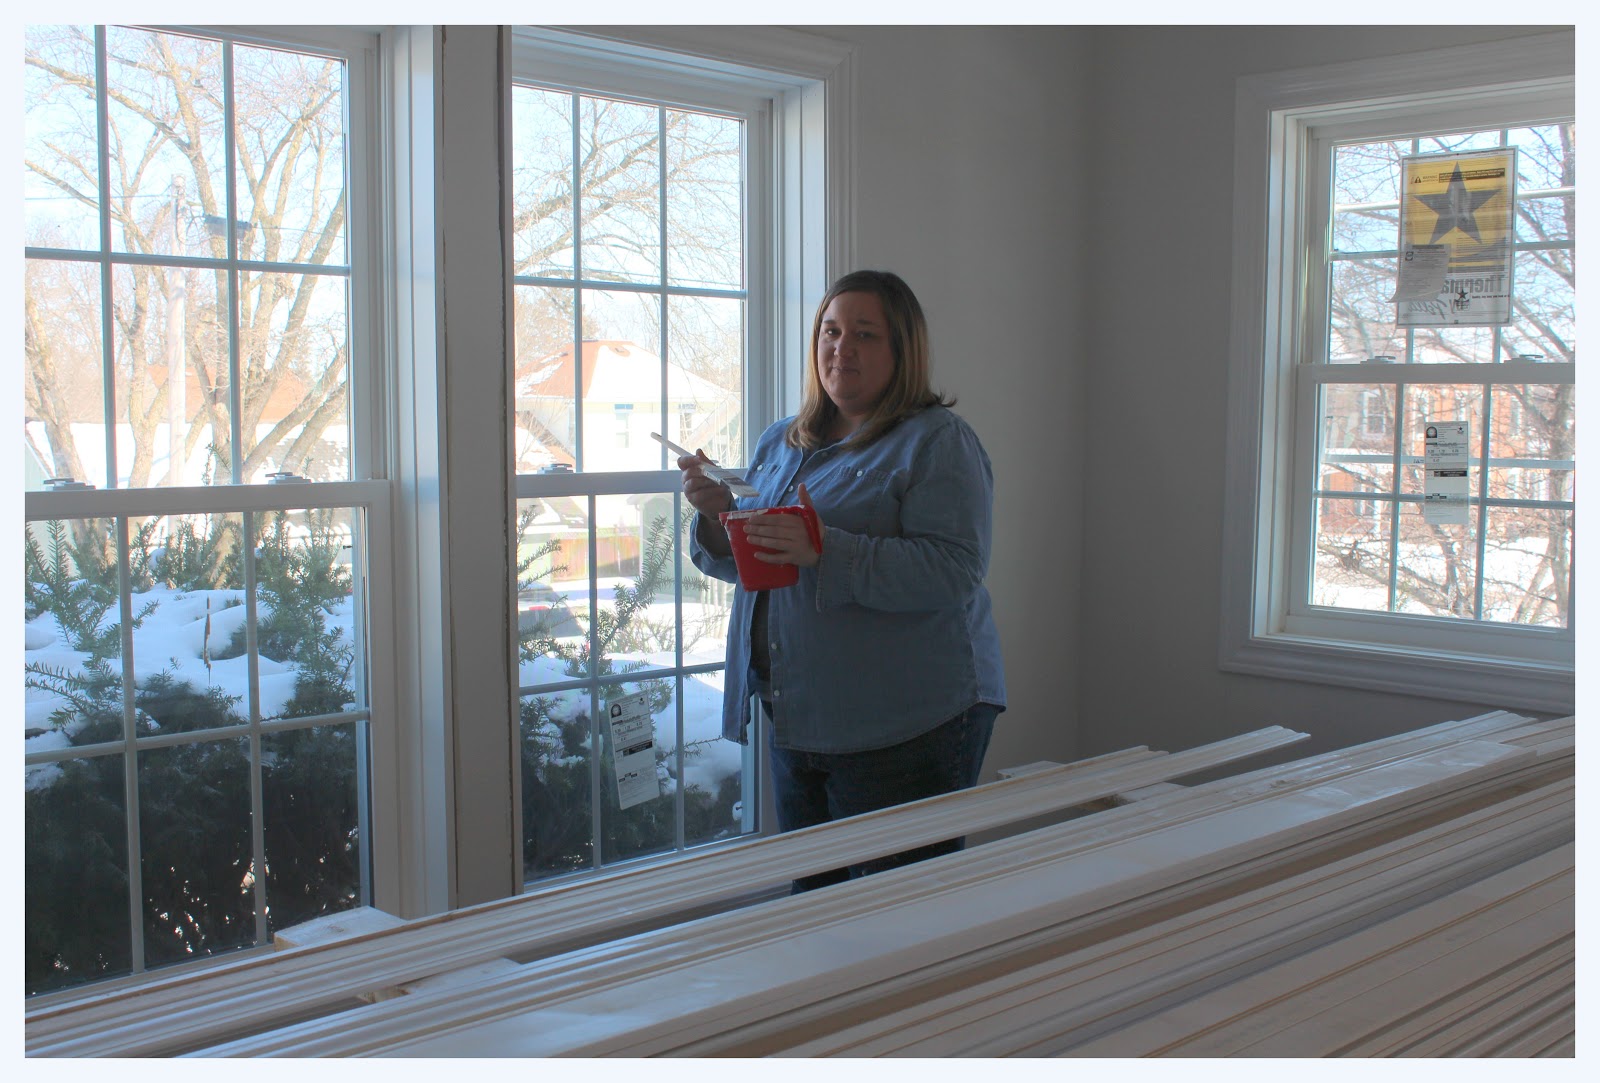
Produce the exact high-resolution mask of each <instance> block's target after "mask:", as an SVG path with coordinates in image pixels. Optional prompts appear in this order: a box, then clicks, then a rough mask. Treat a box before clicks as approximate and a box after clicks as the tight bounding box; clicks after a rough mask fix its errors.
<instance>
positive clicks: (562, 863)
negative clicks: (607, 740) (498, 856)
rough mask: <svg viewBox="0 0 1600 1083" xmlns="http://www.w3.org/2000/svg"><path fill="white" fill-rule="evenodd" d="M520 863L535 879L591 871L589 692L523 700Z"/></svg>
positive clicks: (592, 768)
mask: <svg viewBox="0 0 1600 1083" xmlns="http://www.w3.org/2000/svg"><path fill="white" fill-rule="evenodd" d="M520 722H521V725H520V734H521V738H522V740H521V749H522V828H523V837H522V865H523V873H524V875H525V876H527V878H528V879H530V880H534V879H539V878H540V877H544V876H554V875H559V874H560V873H566V872H578V871H580V870H582V869H587V868H592V867H593V863H594V814H593V811H592V803H591V800H592V796H593V794H594V793H595V789H594V781H593V779H592V778H591V772H594V771H598V770H599V768H600V764H598V763H597V762H595V761H594V759H593V757H592V756H591V755H590V751H591V749H593V747H594V741H593V735H592V733H591V729H592V723H593V715H592V713H591V711H590V709H589V691H588V690H587V689H572V690H567V691H562V692H545V693H536V694H533V695H524V696H523V697H522V714H521V720H520Z"/></svg>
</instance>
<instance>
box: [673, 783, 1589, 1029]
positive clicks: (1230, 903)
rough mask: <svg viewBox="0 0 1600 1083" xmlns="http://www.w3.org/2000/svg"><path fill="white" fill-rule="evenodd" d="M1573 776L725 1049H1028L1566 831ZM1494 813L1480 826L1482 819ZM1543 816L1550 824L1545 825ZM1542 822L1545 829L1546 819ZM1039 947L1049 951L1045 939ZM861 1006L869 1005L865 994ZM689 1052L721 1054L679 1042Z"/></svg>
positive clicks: (1499, 864) (1204, 982)
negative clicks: (1021, 958) (807, 1033)
mask: <svg viewBox="0 0 1600 1083" xmlns="http://www.w3.org/2000/svg"><path fill="white" fill-rule="evenodd" d="M1572 789H1573V787H1572V783H1571V782H1570V780H1569V781H1568V782H1567V783H1566V784H1565V785H1563V786H1552V787H1549V788H1547V790H1546V791H1542V792H1540V793H1539V794H1535V795H1528V796H1523V797H1518V798H1513V799H1511V800H1509V801H1506V802H1504V803H1503V804H1502V806H1497V807H1496V808H1494V809H1490V810H1480V811H1478V812H1475V813H1472V814H1470V815H1468V816H1465V817H1462V818H1461V819H1460V820H1458V821H1452V822H1449V823H1446V824H1444V825H1439V826H1436V827H1433V828H1430V829H1427V830H1424V831H1421V832H1419V833H1417V834H1416V835H1413V836H1408V837H1406V838H1404V839H1402V840H1400V841H1397V842H1394V843H1390V844H1388V845H1386V846H1383V847H1378V848H1375V849H1373V850H1370V851H1366V852H1363V853H1359V854H1356V855H1354V856H1352V857H1349V858H1346V859H1344V860H1342V861H1339V862H1336V863H1334V864H1332V865H1329V866H1326V867H1324V868H1318V869H1315V870H1313V871H1311V872H1307V873H1303V874H1301V875H1299V876H1296V877H1292V878H1290V879H1288V880H1285V881H1283V882H1282V883H1279V884H1273V885H1269V886H1268V887H1265V888H1260V889H1257V890H1255V891H1253V892H1251V893H1249V894H1248V895H1245V896H1241V897H1239V898H1237V899H1233V900H1227V901H1225V902H1221V903H1217V904H1213V905H1211V906H1209V907H1205V908H1203V909H1201V910H1197V911H1194V912H1193V913H1190V914H1184V915H1180V916H1179V917H1176V918H1173V919H1169V920H1167V921H1165V922H1162V923H1159V924H1157V925H1153V926H1149V927H1145V928H1142V929H1139V930H1137V931H1136V932H1134V933H1130V934H1127V935H1124V936H1122V937H1118V938H1114V939H1112V940H1108V941H1103V942H1101V943H1098V944H1095V945H1093V946H1091V947H1088V948H1083V949H1079V950H1076V951H1073V952H1070V953H1068V954H1066V955H1064V956H1057V957H1055V958H1051V959H1048V960H1046V961H1044V962H1040V963H1035V964H1033V965H1031V966H1027V967H1023V968H1020V969H1018V970H1015V971H1013V972H1011V973H1008V974H1004V975H1002V976H1001V977H999V978H996V979H991V980H989V981H986V982H982V983H976V984H973V985H971V986H970V987H968V988H965V989H962V990H959V991H957V992H953V993H949V994H946V995H944V996H941V997H939V998H936V999H935V1000H932V1001H930V1002H927V1003H921V1004H916V1005H913V1006H912V1007H909V1008H904V1009H901V1010H899V1011H896V1012H893V1013H888V1014H883V1015H881V1016H880V1017H878V1018H873V1019H869V1020H866V1021H863V1022H860V1023H857V1024H855V1025H854V1026H847V1027H844V1028H842V1029H840V1030H838V1031H837V1032H835V1033H831V1034H827V1035H823V1036H821V1037H818V1038H815V1039H813V1040H811V1041H808V1042H803V1043H801V1044H799V1045H790V1046H787V1047H779V1048H768V1049H762V1048H760V1047H759V1046H752V1045H751V1044H749V1043H748V1042H747V1043H746V1044H744V1045H742V1046H739V1047H736V1049H735V1050H734V1052H735V1053H736V1055H752V1054H757V1055H759V1054H762V1053H775V1054H778V1055H783V1056H823V1055H847V1056H881V1055H885V1054H896V1055H911V1056H950V1055H963V1056H1013V1055H1026V1056H1039V1055H1049V1054H1051V1053H1053V1052H1056V1051H1058V1049H1059V1047H1062V1046H1064V1045H1065V1044H1067V1043H1068V1040H1069V1039H1068V1037H1066V1036H1068V1035H1070V1036H1072V1037H1073V1038H1076V1039H1077V1040H1083V1039H1086V1038H1088V1037H1092V1036H1093V1035H1094V1034H1095V1033H1097V1032H1104V1031H1106V1030H1109V1029H1111V1028H1112V1027H1113V1026H1114V1025H1116V1024H1117V1020H1118V1019H1119V1017H1122V1018H1124V1019H1126V1018H1127V1017H1128V1016H1129V1015H1130V1013H1136V1012H1144V1013H1148V1012H1150V1011H1153V1010H1155V1009H1157V1008H1159V1007H1161V1006H1162V1004H1163V1002H1164V1001H1170V1000H1173V999H1175V998H1179V997H1188V996H1194V995H1196V994H1198V993H1202V992H1204V991H1206V990H1207V989H1209V988H1213V987H1215V985H1216V984H1218V983H1219V982H1222V981H1225V980H1229V976H1230V975H1233V974H1236V973H1237V972H1239V971H1241V970H1247V969H1260V968H1262V967H1265V966H1267V965H1270V964H1272V963H1273V962H1275V961H1277V960H1279V959H1281V958H1284V957H1288V956H1294V955H1299V954H1301V953H1303V952H1304V951H1306V950H1309V949H1310V948H1312V947H1316V946H1319V945H1320V944H1323V943H1326V942H1329V941H1330V940H1332V939H1334V938H1336V937H1338V936H1341V935H1343V934H1344V933H1345V932H1347V931H1348V927H1349V926H1350V925H1351V924H1353V923H1358V922H1361V921H1365V920H1370V919H1371V917H1372V916H1373V915H1383V914H1386V913H1389V912H1392V911H1394V910H1396V909H1398V908H1401V907H1407V906H1411V905H1414V904H1415V902H1416V901H1417V900H1419V899H1429V898H1433V897H1436V895H1437V893H1439V892H1440V891H1443V890H1446V889H1448V888H1449V887H1452V886H1454V885H1455V884H1457V883H1458V882H1459V881H1460V879H1461V878H1462V877H1463V876H1476V875H1483V874H1485V873H1486V872H1488V871H1491V870H1493V871H1498V870H1499V869H1501V868H1504V867H1506V866H1507V865H1508V864H1512V863H1515V862H1517V861H1520V860H1522V859H1524V858H1525V857H1526V855H1527V853H1528V852H1529V851H1530V850H1531V849H1535V848H1537V847H1539V846H1542V845H1556V844H1558V842H1562V841H1567V840H1570V838H1571V815H1572V802H1571V796H1572ZM1490 824H1492V825H1493V826H1492V829H1491V830H1485V825H1490ZM1543 825H1550V827H1546V826H1543ZM1551 828H1553V829H1551ZM1045 950H1047V949H1045ZM862 1007H863V1009H864V1008H865V1007H866V1006H862ZM684 1052H686V1053H689V1054H690V1055H706V1054H707V1053H716V1052H720V1051H719V1050H717V1049H716V1048H715V1047H709V1048H707V1047H699V1048H694V1049H687V1050H685V1051H684Z"/></svg>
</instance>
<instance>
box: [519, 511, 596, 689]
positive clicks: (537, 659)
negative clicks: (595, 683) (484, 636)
mask: <svg viewBox="0 0 1600 1083" xmlns="http://www.w3.org/2000/svg"><path fill="white" fill-rule="evenodd" d="M587 509H588V500H587V498H585V497H574V496H547V497H541V498H540V499H538V500H523V501H519V502H518V505H517V636H518V642H519V644H520V657H521V669H520V676H519V677H518V681H519V683H520V684H521V685H522V686H523V687H524V688H534V687H539V686H542V685H547V684H553V683H558V682H560V681H563V680H569V679H571V678H573V677H582V676H587V675H588V673H589V670H588V657H589V646H588V636H589V628H588V604H589V513H588V510H587ZM579 612H581V613H583V615H584V619H583V621H581V622H580V621H579V620H578V618H577V613H579Z"/></svg>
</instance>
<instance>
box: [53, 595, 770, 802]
mask: <svg viewBox="0 0 1600 1083" xmlns="http://www.w3.org/2000/svg"><path fill="white" fill-rule="evenodd" d="M562 586H566V585H565V584H562ZM611 586H612V584H610V583H602V584H601V587H602V590H601V596H602V602H604V601H605V600H608V599H609V598H610V597H611V596H612V595H611V589H610V588H611ZM563 593H564V594H566V595H567V596H568V597H569V598H570V599H571V600H572V602H573V609H574V611H576V612H586V611H587V609H588V605H587V603H588V595H587V588H586V587H585V589H584V591H583V592H582V598H581V601H580V600H579V598H578V592H577V591H563ZM152 603H154V608H153V609H152V610H151V611H150V613H149V615H148V616H146V617H145V618H144V621H143V623H141V624H140V626H139V627H138V628H136V629H135V630H134V633H133V672H134V679H135V681H137V682H139V683H140V684H143V683H144V682H146V681H148V680H149V679H150V678H151V677H152V676H154V675H156V674H158V673H162V672H165V673H168V674H170V675H171V676H172V678H173V679H174V680H175V681H180V682H188V683H190V684H192V685H193V686H194V687H195V688H197V689H206V688H216V689H220V690H221V691H222V692H223V693H224V694H226V695H228V696H232V697H237V699H236V706H235V709H236V710H237V711H238V712H239V714H240V715H241V716H244V715H245V714H246V713H247V711H248V705H249V699H248V696H249V691H250V683H249V663H248V659H247V658H246V656H245V655H244V654H243V653H241V654H239V655H238V656H237V657H234V658H219V657H218V655H219V654H226V653H229V652H230V650H231V643H232V640H233V637H234V634H235V633H236V632H237V631H239V630H240V629H242V628H243V627H244V622H245V615H246V613H245V607H244V604H243V595H242V593H241V592H240V591H237V590H191V591H178V590H173V589H171V588H168V587H157V588H155V589H152V590H150V591H146V592H144V593H139V594H135V595H133V612H134V614H135V615H136V616H137V615H138V614H139V613H140V612H141V611H142V610H144V609H145V608H146V607H147V606H149V605H151V604H152ZM685 608H686V610H687V609H689V608H690V607H687V606H686V607H685ZM652 609H653V611H652V613H651V618H652V619H654V620H661V619H670V617H671V612H672V607H671V606H670V605H669V606H661V607H652ZM262 615H263V616H264V615H265V614H264V613H263V614H262ZM699 615H700V614H691V613H689V612H686V613H685V619H686V621H688V620H689V619H690V618H691V616H699ZM117 620H118V613H117V611H116V609H115V608H113V609H112V610H111V611H109V612H108V613H107V614H106V615H105V617H104V619H103V620H102V622H101V627H108V626H109V625H111V624H114V623H116V622H117ZM327 625H328V628H329V629H330V630H334V629H338V630H342V631H343V632H344V634H345V636H346V638H347V641H348V640H349V637H351V636H353V634H354V628H355V612H354V606H353V604H352V601H351V600H350V599H346V600H345V601H344V602H343V603H342V604H341V605H339V606H338V607H337V608H336V609H335V610H334V612H333V613H332V614H329V615H328V616H327ZM713 638H714V642H707V641H705V640H702V641H700V642H699V643H696V644H694V645H693V647H692V653H691V655H690V656H689V658H687V659H686V660H687V661H689V662H690V663H694V662H697V661H715V660H720V658H721V657H722V640H721V636H720V634H718V635H717V636H715V637H713ZM23 646H24V648H25V650H24V659H25V661H26V662H27V663H28V664H29V665H40V666H47V667H50V668H52V669H58V670H64V671H66V672H69V673H70V672H77V671H80V670H81V669H82V667H83V665H84V663H85V662H87V661H88V659H89V655H88V654H87V653H85V652H83V651H77V650H74V649H72V646H71V644H70V643H69V642H68V640H67V637H66V633H65V632H64V631H63V630H62V628H61V627H60V625H59V624H58V622H57V621H56V619H55V617H54V616H51V615H49V614H45V615H43V616H40V617H38V618H36V619H34V620H32V621H30V622H28V624H27V626H26V629H25V633H24V642H23ZM616 661H617V662H618V665H619V668H620V667H621V666H622V665H623V664H626V663H628V662H632V661H642V662H645V663H647V664H649V665H650V666H652V667H654V666H671V665H672V664H673V657H672V654H671V652H667V653H664V654H647V655H631V656H619V657H618V658H617V659H616ZM108 665H109V667H110V669H111V672H112V673H114V674H117V675H119V676H120V675H121V673H122V659H121V657H120V656H119V657H113V658H111V659H109V660H108ZM258 672H259V684H260V696H261V714H262V717H264V718H273V717H276V716H279V715H281V714H282V712H283V709H284V705H285V704H286V703H287V702H288V701H289V699H290V697H291V696H293V695H294V683H295V667H294V666H293V665H292V664H291V663H288V662H286V661H283V660H277V659H272V658H266V657H263V658H261V659H260V661H259V665H258ZM567 679H568V678H567V676H566V674H565V673H564V672H563V671H562V669H561V665H560V662H559V661H558V660H556V659H551V658H538V659H534V660H533V661H530V662H525V663H523V665H522V667H521V682H522V686H523V687H528V686H530V685H537V684H546V683H553V682H560V681H565V680H567ZM623 679H624V682H626V678H623ZM552 698H555V699H557V700H558V701H559V706H558V707H557V711H558V714H559V715H560V716H562V717H569V718H570V717H574V716H575V715H576V714H577V713H579V712H582V711H586V710H587V707H588V696H587V693H585V692H564V693H554V694H552ZM683 698H684V703H683V707H684V741H685V743H686V744H691V743H694V742H704V743H703V744H700V745H698V748H699V751H698V752H697V753H696V754H694V755H693V756H691V757H690V758H689V760H688V762H687V763H686V765H685V771H684V775H685V781H686V782H688V783H691V784H695V785H699V786H701V787H703V788H705V789H708V790H711V791H713V792H714V791H715V790H716V788H717V785H718V783H719V782H720V781H721V780H722V778H724V777H725V776H727V775H731V774H737V773H738V771H739V769H740V762H741V752H740V748H739V746H738V745H736V744H734V743H733V742H731V741H723V740H721V733H722V673H721V672H720V671H718V672H715V673H705V674H696V675H693V676H691V677H689V678H687V679H686V680H685V682H684V697H683ZM63 706H66V701H65V700H64V699H63V698H62V697H60V696H57V695H56V694H54V693H52V692H49V691H46V690H44V689H40V688H32V687H29V688H27V690H26V697H25V702H24V711H23V728H24V731H25V733H26V734H28V735H31V736H26V738H25V746H26V749H27V750H28V751H43V750H47V749H56V748H65V747H67V746H68V744H69V743H70V742H69V741H68V739H67V735H66V734H64V733H61V732H59V731H57V730H55V729H54V728H53V727H52V726H51V725H50V714H51V713H52V712H53V711H55V710H56V709H58V708H60V707H63ZM154 721H155V722H156V723H157V724H159V723H160V719H159V718H158V719H155V720H154ZM675 729H676V705H675V704H669V705H668V706H667V708H666V709H665V710H664V711H662V712H661V713H660V714H659V715H658V717H657V718H656V740H657V742H658V743H659V744H660V745H661V746H662V747H663V748H668V749H671V748H674V747H676V745H677V740H676V734H675ZM55 773H56V768H54V767H53V766H50V765H44V766H40V767H34V768H30V769H29V772H28V784H29V785H32V786H37V785H42V784H45V783H46V782H47V781H48V780H49V779H50V778H51V777H53V776H54V774H55Z"/></svg>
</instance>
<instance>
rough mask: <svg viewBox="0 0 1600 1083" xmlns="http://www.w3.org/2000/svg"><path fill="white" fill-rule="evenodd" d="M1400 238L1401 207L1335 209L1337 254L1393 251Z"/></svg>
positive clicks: (1335, 248) (1383, 205)
mask: <svg viewBox="0 0 1600 1083" xmlns="http://www.w3.org/2000/svg"><path fill="white" fill-rule="evenodd" d="M1399 236H1400V207H1399V205H1398V204H1395V203H1380V204H1377V205H1369V206H1350V207H1336V208H1335V209H1334V213H1333V250H1334V251H1335V252H1393V251H1394V250H1395V243H1396V241H1397V240H1398V238H1399Z"/></svg>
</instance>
